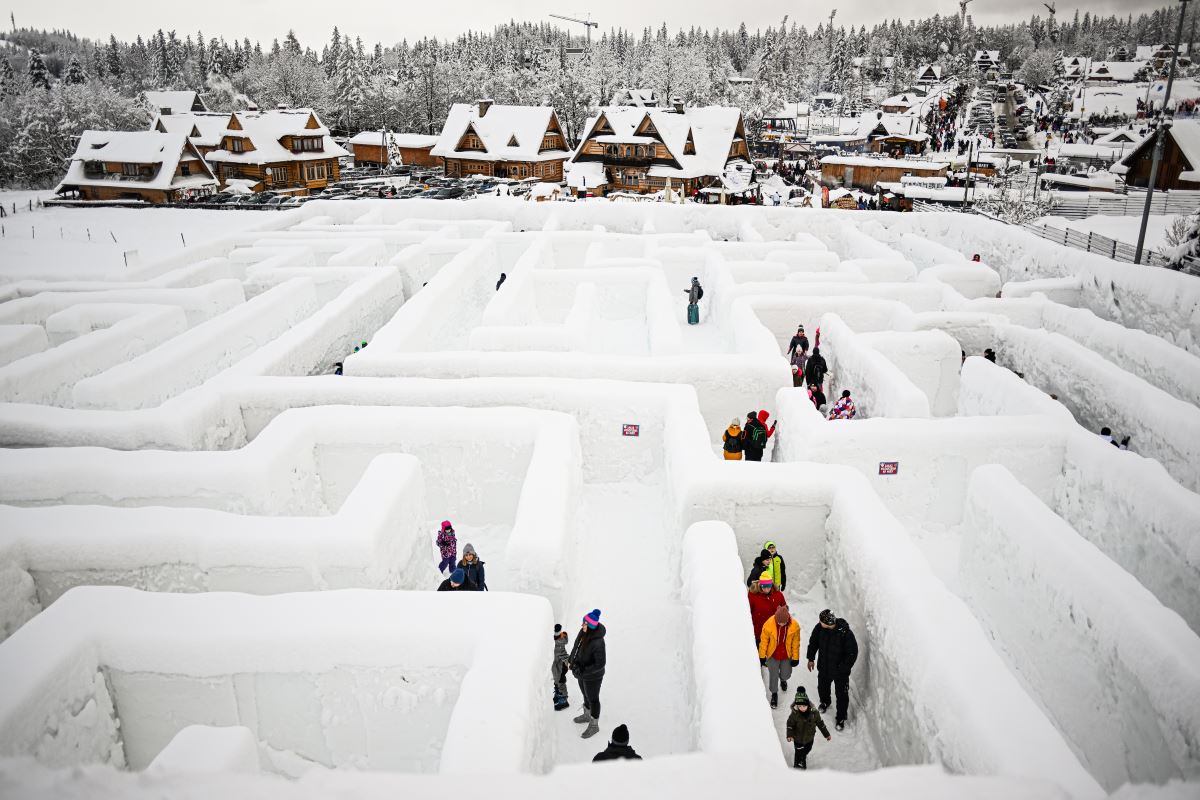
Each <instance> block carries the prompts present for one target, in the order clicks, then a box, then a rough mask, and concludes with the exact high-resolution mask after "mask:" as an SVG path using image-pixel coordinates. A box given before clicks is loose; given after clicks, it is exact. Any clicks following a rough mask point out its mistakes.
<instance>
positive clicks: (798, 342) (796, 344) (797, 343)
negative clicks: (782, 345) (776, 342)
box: [788, 325, 808, 356]
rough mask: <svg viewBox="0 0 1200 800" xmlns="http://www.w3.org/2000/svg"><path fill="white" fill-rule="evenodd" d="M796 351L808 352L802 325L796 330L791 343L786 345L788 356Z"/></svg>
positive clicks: (806, 336) (806, 337) (806, 339)
mask: <svg viewBox="0 0 1200 800" xmlns="http://www.w3.org/2000/svg"><path fill="white" fill-rule="evenodd" d="M797 350H804V351H807V350H808V335H807V334H805V333H804V326H803V325H800V326H798V327H797V328H796V335H795V336H793V337H792V341H791V343H790V344H789V345H788V355H789V356H790V355H792V354H793V353H795V352H796V351H797Z"/></svg>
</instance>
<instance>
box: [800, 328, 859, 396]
mask: <svg viewBox="0 0 1200 800" xmlns="http://www.w3.org/2000/svg"><path fill="white" fill-rule="evenodd" d="M788 356H789V358H790V359H791V363H792V386H794V387H796V388H800V387H802V386H805V385H807V386H808V399H809V400H811V401H812V404H813V407H814V408H816V409H817V410H818V411H822V409H824V408H825V406H826V404H827V401H826V399H825V391H824V389H823V388H822V387H823V386H824V384H825V376H826V375H828V374H829V364H827V363H826V361H825V357H824V356H823V355H821V329H820V328H817V330H816V344H815V345H814V346H813V349H812V355H811V356H810V355H809V354H808V336H807V334H805V333H804V326H803V325H800V326H798V327H797V328H796V335H795V336H793V337H792V341H791V342H790V343H789V344H788ZM856 413H858V412H857V409H856V408H855V407H854V401H853V400H852V399H850V390H849V389H843V390H842V395H841V397H840V398H839V399H838V401H837V402H836V403H834V406H833V408H832V409H830V411H829V419H854V415H855V414H856Z"/></svg>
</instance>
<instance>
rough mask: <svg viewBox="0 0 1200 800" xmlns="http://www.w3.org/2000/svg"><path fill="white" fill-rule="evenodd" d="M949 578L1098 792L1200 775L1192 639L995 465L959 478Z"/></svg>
mask: <svg viewBox="0 0 1200 800" xmlns="http://www.w3.org/2000/svg"><path fill="white" fill-rule="evenodd" d="M959 572H960V577H961V581H962V586H963V590H964V593H965V596H966V598H967V600H968V602H969V603H970V605H971V607H972V609H973V610H974V611H975V612H976V613H977V614H978V615H979V616H980V618H981V621H982V622H983V624H984V625H986V626H987V627H988V628H989V629H990V630H991V632H992V634H993V635H994V636H995V637H996V639H997V641H998V643H999V645H1000V647H1001V648H1002V649H1003V650H1004V652H1005V653H1006V654H1007V655H1008V657H1009V660H1010V662H1011V663H1012V665H1013V667H1014V669H1016V670H1017V671H1018V673H1019V674H1020V675H1021V677H1022V678H1023V680H1024V682H1025V684H1026V685H1027V686H1029V687H1030V690H1031V691H1032V692H1033V693H1034V694H1035V696H1037V698H1038V699H1039V702H1040V703H1041V705H1042V706H1043V707H1044V708H1046V710H1047V712H1048V713H1049V714H1051V715H1052V716H1053V718H1054V719H1055V720H1056V721H1057V722H1058V725H1059V727H1060V729H1061V730H1062V731H1063V733H1064V735H1065V736H1066V737H1067V738H1068V739H1069V740H1070V741H1071V742H1072V744H1073V745H1074V748H1075V750H1076V752H1078V753H1079V754H1080V757H1081V758H1082V759H1083V761H1084V763H1085V764H1086V765H1087V767H1088V768H1089V770H1090V771H1091V772H1092V774H1093V775H1095V776H1096V778H1097V779H1098V780H1099V781H1100V782H1101V783H1102V784H1103V785H1104V786H1105V788H1106V789H1109V790H1112V789H1116V788H1118V787H1119V786H1121V785H1122V784H1124V783H1126V782H1141V781H1153V782H1159V783H1161V782H1164V781H1167V780H1170V779H1172V778H1180V777H1195V776H1196V775H1197V774H1198V772H1200V705H1197V703H1196V699H1197V698H1200V637H1197V635H1196V634H1195V633H1194V632H1192V631H1191V630H1189V629H1188V627H1187V625H1186V624H1185V623H1184V621H1183V620H1182V619H1181V618H1180V617H1179V615H1178V614H1176V613H1175V612H1173V611H1170V610H1169V609H1166V608H1164V607H1163V606H1162V604H1161V603H1159V602H1158V600H1157V599H1156V598H1155V597H1154V596H1153V595H1152V594H1151V593H1150V592H1149V591H1148V590H1147V589H1146V588H1145V587H1143V586H1142V585H1141V584H1139V583H1138V582H1137V581H1136V580H1135V579H1134V578H1133V577H1132V576H1131V575H1129V573H1127V572H1125V570H1123V569H1121V568H1120V567H1119V566H1118V565H1117V564H1115V563H1113V561H1111V560H1110V559H1109V558H1108V557H1106V556H1105V555H1104V554H1103V553H1101V552H1100V551H1099V550H1098V549H1097V548H1096V547H1095V546H1094V545H1092V544H1091V543H1089V542H1087V541H1085V540H1084V539H1082V538H1081V537H1080V536H1079V534H1077V533H1076V532H1075V531H1074V530H1073V529H1072V528H1071V527H1070V525H1068V524H1067V523H1066V522H1064V521H1063V520H1062V519H1060V518H1059V517H1057V516H1056V515H1055V514H1054V512H1053V511H1051V510H1050V509H1049V508H1047V507H1046V506H1045V505H1043V504H1042V503H1041V501H1039V500H1038V498H1037V497H1035V496H1034V495H1033V493H1032V492H1030V491H1029V490H1027V489H1025V488H1024V487H1023V486H1021V485H1020V484H1019V483H1018V482H1017V481H1016V479H1015V478H1013V477H1012V475H1011V474H1009V473H1008V472H1007V470H1005V469H1004V468H1003V467H999V466H985V467H980V468H979V469H976V470H975V472H974V473H973V474H972V476H971V483H970V487H969V489H968V501H967V511H966V514H965V519H964V521H963V546H962V560H961V562H960V567H959Z"/></svg>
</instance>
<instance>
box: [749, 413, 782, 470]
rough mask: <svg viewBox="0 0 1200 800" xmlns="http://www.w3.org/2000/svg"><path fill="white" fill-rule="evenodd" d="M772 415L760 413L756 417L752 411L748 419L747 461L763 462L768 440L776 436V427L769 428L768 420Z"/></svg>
mask: <svg viewBox="0 0 1200 800" xmlns="http://www.w3.org/2000/svg"><path fill="white" fill-rule="evenodd" d="M770 416H771V415H770V414H768V413H767V412H766V411H759V412H758V415H757V416H755V414H754V412H753V411H751V412H750V413H749V415H747V419H746V428H745V432H746V448H745V449H746V460H747V461H762V457H763V451H764V450H766V449H767V440H768V439H770V438H771V437H772V436H774V435H775V425H774V424H772V425H771V427H770V428H768V427H767V419H768V418H769V417H770Z"/></svg>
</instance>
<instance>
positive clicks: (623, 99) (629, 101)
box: [612, 89, 658, 108]
mask: <svg viewBox="0 0 1200 800" xmlns="http://www.w3.org/2000/svg"><path fill="white" fill-rule="evenodd" d="M612 104H613V105H614V106H637V107H638V108H653V107H655V106H657V105H658V93H657V92H656V91H655V90H653V89H621V90H620V91H618V92H617V93H616V94H615V95H613V100H612Z"/></svg>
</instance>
